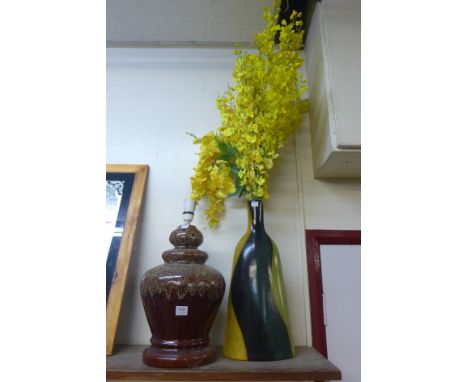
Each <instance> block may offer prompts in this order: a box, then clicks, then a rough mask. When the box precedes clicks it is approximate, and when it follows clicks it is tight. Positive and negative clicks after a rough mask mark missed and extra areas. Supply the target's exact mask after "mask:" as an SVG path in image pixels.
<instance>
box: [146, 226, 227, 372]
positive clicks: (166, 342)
mask: <svg viewBox="0 0 468 382" xmlns="http://www.w3.org/2000/svg"><path fill="white" fill-rule="evenodd" d="M169 240H170V241H171V243H172V244H173V245H174V249H171V250H168V251H165V252H164V253H163V255H162V257H163V259H164V262H165V264H163V265H159V266H157V267H155V268H152V269H150V270H149V271H148V272H146V273H145V274H144V276H143V278H142V281H141V284H140V292H141V298H142V301H143V307H144V309H145V313H146V318H147V319H148V323H149V326H150V329H151V333H152V337H151V347H149V348H147V349H145V351H144V353H143V362H145V363H146V364H147V365H150V366H156V367H194V366H199V365H204V364H207V363H210V362H213V361H214V360H215V359H216V352H215V350H214V349H213V348H212V347H210V346H208V334H209V331H210V328H211V325H212V324H213V321H214V319H215V316H216V313H217V311H218V308H219V305H220V303H221V300H222V298H223V295H224V290H225V282H224V279H223V276H222V275H221V273H219V272H218V271H217V270H216V269H214V268H212V267H210V266H207V265H205V264H204V263H205V261H206V260H207V258H208V254H207V253H206V252H204V251H201V250H199V249H197V247H198V246H199V245H201V244H202V243H203V236H202V234H201V232H200V231H198V229H197V228H196V227H195V226H193V225H188V226H187V225H184V226H180V227H179V228H177V229H176V230H175V231H173V232H172V233H171V235H170V238H169Z"/></svg>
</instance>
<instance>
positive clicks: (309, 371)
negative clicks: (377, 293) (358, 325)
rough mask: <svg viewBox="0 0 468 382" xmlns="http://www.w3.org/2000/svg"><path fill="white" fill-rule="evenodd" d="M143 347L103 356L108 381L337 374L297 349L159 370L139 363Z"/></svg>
mask: <svg viewBox="0 0 468 382" xmlns="http://www.w3.org/2000/svg"><path fill="white" fill-rule="evenodd" d="M145 347H146V346H125V345H118V346H116V347H115V351H114V354H113V355H112V356H107V379H108V380H153V381H158V380H160V381H324V380H327V381H335V380H341V371H340V370H339V369H338V368H337V367H336V366H335V365H333V364H332V363H331V362H330V361H329V360H328V359H326V358H325V357H324V356H322V355H321V354H320V353H318V352H317V351H316V350H315V349H313V348H308V347H297V348H296V356H295V357H294V358H291V359H286V360H281V361H267V362H250V361H235V360H232V359H229V358H225V357H223V355H222V354H221V350H220V349H218V359H217V360H216V361H215V362H213V363H211V364H208V365H204V366H199V367H196V368H192V369H161V368H155V367H151V366H147V365H145V364H144V363H143V361H142V352H143V349H144V348H145Z"/></svg>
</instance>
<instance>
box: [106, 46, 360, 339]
mask: <svg viewBox="0 0 468 382" xmlns="http://www.w3.org/2000/svg"><path fill="white" fill-rule="evenodd" d="M107 57H108V62H107V162H108V163H144V164H149V166H150V173H149V179H148V187H147V190H146V197H145V204H144V209H143V215H142V221H141V226H140V235H139V237H138V240H137V248H136V252H135V254H134V257H133V260H132V263H131V265H130V271H129V276H128V283H127V290H126V294H125V297H124V301H123V305H122V313H121V319H120V325H119V328H118V334H117V342H118V343H126V344H146V343H149V338H150V331H149V328H148V325H147V322H146V319H145V316H144V312H143V308H142V305H141V302H140V297H139V281H140V279H141V276H142V275H143V273H144V272H145V271H146V270H148V269H149V268H151V267H153V266H155V265H158V264H161V263H162V259H161V253H162V252H163V251H164V250H166V249H168V248H170V243H169V241H168V237H169V234H170V232H171V231H172V230H173V229H174V228H175V227H176V226H177V225H178V224H180V223H181V222H182V221H181V217H182V216H181V213H182V203H183V199H184V198H186V197H187V195H188V193H189V178H190V176H191V174H192V168H193V167H194V165H195V163H196V160H197V157H196V151H197V147H196V146H195V145H193V144H192V142H191V141H192V140H191V138H190V137H188V136H187V135H186V134H185V132H186V131H190V132H192V133H194V134H196V135H202V134H203V133H204V132H206V131H208V130H211V129H215V128H216V127H217V125H218V123H219V117H218V113H217V109H216V105H215V99H216V97H217V96H218V95H220V94H222V93H223V92H224V90H225V89H226V85H227V83H228V82H229V81H230V80H231V75H232V68H233V64H234V57H233V56H232V50H230V49H204V48H192V49H179V48H177V49H176V48H156V49H154V48H153V49H151V48H147V49H125V48H124V49H117V48H113V49H112V48H110V49H108V50H107ZM296 143H297V144H296ZM312 171H313V170H312V157H311V152H310V135H309V130H308V119H307V118H306V120H305V121H304V125H303V126H302V127H301V128H300V130H299V131H298V132H297V133H296V135H295V136H293V137H291V138H290V139H289V141H288V142H287V144H286V145H285V147H284V148H283V151H282V152H281V156H280V158H279V161H277V163H276V164H275V167H274V169H273V171H272V174H271V180H270V194H271V198H270V200H268V201H267V202H266V203H265V205H266V213H265V214H266V216H265V218H266V227H267V230H268V232H269V234H270V236H271V237H272V238H273V239H274V240H275V242H276V243H277V245H278V247H279V250H280V253H281V257H282V264H283V272H284V278H285V284H286V293H287V297H288V303H289V310H290V314H291V321H292V327H293V336H294V339H295V343H296V345H298V346H300V345H309V346H310V345H311V333H310V320H309V304H308V293H307V290H308V286H307V274H306V266H305V264H306V259H305V243H304V229H305V227H307V228H324V229H326V228H328V229H359V227H360V183H359V182H346V181H319V180H316V179H314V178H313V173H312ZM202 210H203V204H201V205H200V207H199V208H198V209H197V212H196V217H195V220H194V224H195V225H197V226H198V228H199V229H200V230H201V231H202V232H203V235H204V237H205V242H204V243H203V245H202V247H201V248H202V249H203V250H205V251H207V252H208V253H209V255H210V257H209V259H208V264H209V265H211V266H213V267H215V268H217V269H218V270H220V271H221V272H222V273H223V275H224V277H225V279H226V283H227V285H229V281H230V272H231V261H232V254H233V249H234V247H235V245H236V243H237V240H238V239H239V238H240V237H241V236H242V234H243V232H244V231H245V229H246V212H245V210H244V202H243V201H242V200H239V199H230V200H229V201H228V203H227V212H226V215H225V217H224V219H223V220H222V221H221V224H220V227H219V228H218V229H217V230H209V229H208V228H206V221H205V219H204V217H203V214H202ZM226 300H227V292H226V296H225V298H224V300H223V303H222V305H221V308H220V311H219V313H218V316H217V318H216V321H215V323H214V326H213V329H212V334H211V340H212V343H214V344H217V345H220V344H221V343H222V341H223V335H224V325H225V318H226Z"/></svg>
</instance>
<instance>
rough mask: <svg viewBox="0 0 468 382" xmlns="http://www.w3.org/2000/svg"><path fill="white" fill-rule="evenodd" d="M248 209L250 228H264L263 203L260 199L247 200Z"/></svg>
mask: <svg viewBox="0 0 468 382" xmlns="http://www.w3.org/2000/svg"><path fill="white" fill-rule="evenodd" d="M247 208H248V211H249V224H250V228H251V229H252V230H264V229H265V227H264V225H263V204H262V201H261V200H249V201H247Z"/></svg>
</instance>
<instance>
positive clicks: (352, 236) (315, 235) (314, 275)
mask: <svg viewBox="0 0 468 382" xmlns="http://www.w3.org/2000/svg"><path fill="white" fill-rule="evenodd" d="M305 233H306V256H307V273H308V279H309V299H310V321H311V325H312V346H313V347H314V348H315V349H316V350H317V351H318V352H320V353H321V354H322V355H323V356H325V357H327V356H328V355H327V337H326V332H325V324H324V313H323V284H322V262H321V257H320V246H321V245H322V244H332V245H333V244H335V245H336V244H343V245H353V244H354V245H358V244H361V231H357V230H314V229H312V230H306V231H305Z"/></svg>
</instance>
